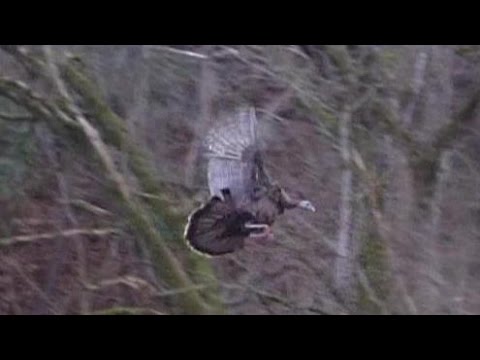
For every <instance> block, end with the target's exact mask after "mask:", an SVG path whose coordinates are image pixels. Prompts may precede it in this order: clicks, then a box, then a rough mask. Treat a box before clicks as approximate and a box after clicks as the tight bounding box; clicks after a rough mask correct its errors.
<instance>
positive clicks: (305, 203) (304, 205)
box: [298, 200, 317, 212]
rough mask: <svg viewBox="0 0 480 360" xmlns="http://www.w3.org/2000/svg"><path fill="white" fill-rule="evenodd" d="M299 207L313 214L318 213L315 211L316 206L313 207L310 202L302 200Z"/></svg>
mask: <svg viewBox="0 0 480 360" xmlns="http://www.w3.org/2000/svg"><path fill="white" fill-rule="evenodd" d="M298 207H299V208H302V209H305V210H309V211H311V212H315V211H317V210H316V209H315V206H313V205H312V203H311V202H310V201H308V200H302V201H300V202H299V203H298Z"/></svg>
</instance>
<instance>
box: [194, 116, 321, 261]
mask: <svg viewBox="0 0 480 360" xmlns="http://www.w3.org/2000/svg"><path fill="white" fill-rule="evenodd" d="M256 127H257V119H256V116H255V110H254V109H253V108H250V109H246V108H242V109H240V110H238V111H236V112H234V113H233V115H232V116H231V117H230V118H228V119H226V121H225V124H223V125H222V126H220V127H218V128H214V129H212V130H211V131H210V133H209V134H208V136H207V139H206V144H207V146H208V152H207V157H208V185H209V189H210V194H211V198H210V200H209V201H208V202H207V203H206V204H205V205H203V206H201V207H200V208H198V209H196V210H195V211H193V212H192V214H191V215H190V217H189V220H188V223H187V226H186V228H185V238H186V240H187V243H188V244H189V245H190V246H191V247H192V248H193V249H195V250H196V251H199V252H201V253H203V254H206V255H223V254H227V253H231V252H234V251H236V250H238V249H241V248H242V247H243V245H244V243H245V239H246V238H247V237H252V238H258V237H264V236H266V235H268V234H270V231H271V230H270V226H271V225H272V224H273V223H274V222H275V220H276V218H277V216H278V215H280V214H283V212H284V211H285V210H286V209H292V208H296V207H300V208H304V209H307V210H311V211H315V208H314V207H313V206H312V204H311V203H310V202H309V201H307V200H301V201H295V200H293V199H291V198H290V196H289V195H288V194H287V193H286V192H285V190H284V189H282V188H281V187H280V186H279V185H278V184H276V183H275V182H273V181H272V180H271V178H270V176H269V175H268V173H267V171H266V169H265V167H264V165H263V160H262V154H261V151H260V149H259V143H258V139H257V128H256Z"/></svg>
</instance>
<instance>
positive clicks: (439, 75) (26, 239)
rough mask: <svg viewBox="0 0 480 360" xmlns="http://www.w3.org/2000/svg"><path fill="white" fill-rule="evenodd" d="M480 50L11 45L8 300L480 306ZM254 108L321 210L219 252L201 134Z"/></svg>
mask: <svg viewBox="0 0 480 360" xmlns="http://www.w3.org/2000/svg"><path fill="white" fill-rule="evenodd" d="M479 71H480V48H479V47H478V46H465V45H462V46H455V45H448V46H446V45H428V46H427V45H425V46H418V45H416V46H408V45H404V46H399V45H397V46H379V45H361V46H360V45H348V46H346V45H345V46H343V45H269V46H265V45H262V46H260V45H242V46H236V45H235V46H221V45H202V46H200V45H192V46H187V45H178V46H160V45H111V46H110V45H109V46H106V45H102V46H101V45H64V46H60V45H51V46H50V45H43V46H40V45H0V314H478V313H480V281H478V278H479V277H480V260H479V258H480V202H479V200H480V186H479V185H480V158H479V153H480V141H479V140H480V133H479V131H480V122H479V114H478V104H479V101H480V82H479V80H478V79H479ZM243 104H251V105H254V106H256V108H257V115H258V118H259V123H260V126H261V131H262V133H263V134H264V135H265V143H266V152H265V158H266V165H267V166H268V169H269V171H270V172H271V173H272V175H273V176H274V177H275V178H276V179H277V180H278V181H279V182H281V183H282V184H283V185H284V186H285V187H286V188H287V189H293V190H297V191H301V192H302V193H303V194H304V195H305V197H307V198H309V199H310V200H311V201H312V203H313V204H314V205H315V206H316V208H317V212H316V213H315V214H310V213H309V214H306V213H305V212H302V211H290V212H288V213H286V214H285V215H283V216H282V217H280V218H279V219H278V220H277V222H276V224H275V226H274V231H275V234H276V236H275V239H274V240H273V241H270V242H266V241H265V242H264V241H249V242H247V246H246V248H245V249H244V250H242V251H239V252H238V253H235V254H232V255H228V256H224V257H219V258H212V259H206V258H203V257H200V256H198V255H196V254H194V253H192V252H191V251H190V250H189V249H188V248H187V247H186V246H185V244H184V241H183V238H182V233H183V227H184V225H185V222H186V218H187V216H188V214H189V212H190V211H191V210H192V209H194V208H195V207H197V206H198V205H199V204H201V203H202V202H203V201H205V200H206V199H207V198H208V191H207V185H206V176H205V171H204V169H205V168H204V165H205V164H204V159H203V158H202V156H201V155H202V139H203V136H204V135H205V133H206V131H207V130H208V128H209V127H210V126H212V125H214V124H215V121H216V118H217V115H218V114H219V113H222V112H223V111H226V110H228V109H233V108H234V107H235V106H238V105H243Z"/></svg>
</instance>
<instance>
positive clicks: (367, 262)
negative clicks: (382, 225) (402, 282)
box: [358, 229, 390, 313]
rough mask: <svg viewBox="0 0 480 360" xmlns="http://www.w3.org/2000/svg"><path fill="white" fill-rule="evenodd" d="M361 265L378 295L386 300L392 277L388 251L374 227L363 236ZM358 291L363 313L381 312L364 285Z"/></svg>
mask: <svg viewBox="0 0 480 360" xmlns="http://www.w3.org/2000/svg"><path fill="white" fill-rule="evenodd" d="M360 265H361V267H362V269H363V271H364V273H365V276H366V277H367V279H368V281H369V283H370V286H371V287H372V289H373V291H374V292H375V294H376V296H377V297H378V298H379V299H380V300H382V301H384V300H385V299H387V298H388V296H389V291H390V278H389V276H388V274H389V271H390V269H389V264H388V262H387V253H386V249H385V246H384V244H383V242H382V239H381V238H380V237H379V236H378V234H376V233H375V231H374V230H373V229H366V230H365V231H364V235H363V236H362V238H361V248H360ZM358 286H359V289H358V290H359V291H358V294H359V296H358V309H359V312H361V313H380V312H381V309H380V308H379V306H378V305H377V304H375V302H374V301H372V300H371V299H370V297H369V295H368V293H367V291H366V289H364V288H363V286H362V285H360V284H359V285H358Z"/></svg>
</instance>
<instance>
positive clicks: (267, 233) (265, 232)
mask: <svg viewBox="0 0 480 360" xmlns="http://www.w3.org/2000/svg"><path fill="white" fill-rule="evenodd" d="M245 227H246V228H247V229H263V231H262V232H261V233H259V234H250V235H249V237H251V238H264V237H266V236H270V235H271V234H272V229H271V228H270V226H269V225H267V224H245Z"/></svg>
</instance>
